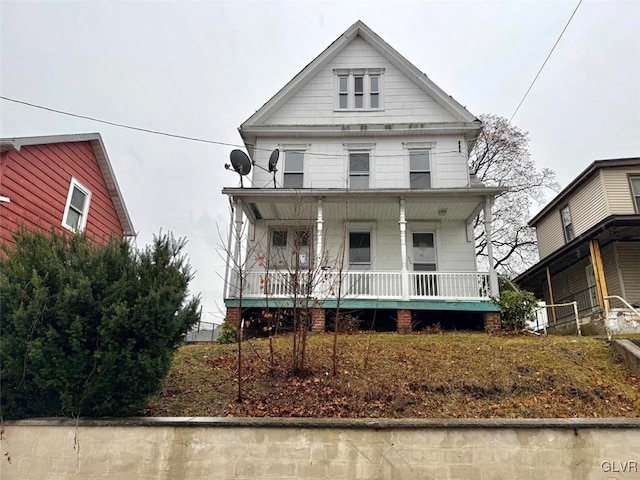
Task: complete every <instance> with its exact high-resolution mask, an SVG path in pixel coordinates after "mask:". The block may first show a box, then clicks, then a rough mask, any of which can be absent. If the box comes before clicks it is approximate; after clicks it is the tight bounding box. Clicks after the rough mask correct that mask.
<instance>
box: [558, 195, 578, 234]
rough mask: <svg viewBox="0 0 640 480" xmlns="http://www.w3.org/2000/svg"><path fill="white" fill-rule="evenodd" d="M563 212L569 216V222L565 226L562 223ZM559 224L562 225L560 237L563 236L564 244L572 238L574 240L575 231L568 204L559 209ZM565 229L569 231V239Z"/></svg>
mask: <svg viewBox="0 0 640 480" xmlns="http://www.w3.org/2000/svg"><path fill="white" fill-rule="evenodd" d="M565 210H566V211H567V213H568V214H569V220H570V222H569V223H568V224H566V225H565V223H564V215H563V214H562V213H563V212H564V211H565ZM560 224H561V225H562V235H563V236H564V243H569V242H570V241H572V240H573V239H574V238H576V232H575V229H574V228H573V216H572V215H571V209H570V208H569V205H568V204H567V205H565V206H563V207H562V208H560ZM567 228H570V229H571V238H569V236H570V235H568V233H567Z"/></svg>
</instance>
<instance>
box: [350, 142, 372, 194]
mask: <svg viewBox="0 0 640 480" xmlns="http://www.w3.org/2000/svg"><path fill="white" fill-rule="evenodd" d="M348 153H349V162H348V165H347V170H348V173H349V189H354V188H355V189H356V190H369V189H370V188H371V151H370V150H349V152H348ZM351 155H366V156H367V164H368V165H367V171H366V172H364V171H363V172H352V171H351ZM352 176H353V177H367V186H366V187H353V186H352V185H351V177H352Z"/></svg>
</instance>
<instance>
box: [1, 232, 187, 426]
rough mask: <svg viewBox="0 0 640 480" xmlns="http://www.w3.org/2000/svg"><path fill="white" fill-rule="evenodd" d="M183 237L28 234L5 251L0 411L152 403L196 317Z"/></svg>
mask: <svg viewBox="0 0 640 480" xmlns="http://www.w3.org/2000/svg"><path fill="white" fill-rule="evenodd" d="M183 246H184V241H181V240H175V239H174V238H173V237H172V236H170V235H164V236H161V237H157V238H155V239H154V241H153V244H152V246H150V247H147V248H146V249H144V250H143V251H140V252H138V251H136V250H135V249H134V248H133V247H131V245H129V244H128V243H127V242H126V241H119V240H112V241H110V242H109V243H108V244H107V245H102V246H99V245H96V244H94V243H92V242H91V241H89V240H88V239H87V238H86V237H85V236H83V235H75V236H73V237H68V236H64V235H60V234H56V233H53V232H52V233H51V234H48V235H47V234H41V233H29V232H26V231H22V232H19V233H18V234H17V235H16V236H15V245H14V246H13V247H8V246H4V247H2V252H1V253H0V306H1V308H2V312H1V313H2V323H1V325H0V382H1V384H2V390H1V392H0V415H2V416H4V417H5V418H21V417H31V416H58V415H66V416H78V415H84V416H105V415H127V414H131V413H134V412H135V411H136V410H138V409H139V408H141V407H142V406H144V404H145V402H146V400H147V398H148V397H149V396H150V395H151V394H152V393H154V392H155V391H156V390H157V389H158V388H159V385H160V380H161V379H162V378H163V377H165V376H166V375H167V373H168V371H169V367H170V366H171V362H172V359H173V353H174V351H175V349H176V348H177V347H178V345H179V344H180V342H181V341H182V339H183V337H184V335H185V334H186V332H187V331H189V329H190V328H191V327H192V326H193V325H195V324H196V323H197V320H198V313H197V312H198V306H199V299H198V298H191V299H188V298H187V295H188V283H189V281H190V280H191V278H192V275H191V272H190V267H189V265H188V263H187V261H186V259H185V258H184V257H183V256H182V254H181V251H182V248H183Z"/></svg>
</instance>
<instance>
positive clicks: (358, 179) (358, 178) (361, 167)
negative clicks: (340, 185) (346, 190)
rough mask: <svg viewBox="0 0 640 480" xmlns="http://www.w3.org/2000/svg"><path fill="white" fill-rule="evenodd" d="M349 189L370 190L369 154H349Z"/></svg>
mask: <svg viewBox="0 0 640 480" xmlns="http://www.w3.org/2000/svg"><path fill="white" fill-rule="evenodd" d="M349 187H350V188H358V189H359V188H369V153H368V152H358V153H349Z"/></svg>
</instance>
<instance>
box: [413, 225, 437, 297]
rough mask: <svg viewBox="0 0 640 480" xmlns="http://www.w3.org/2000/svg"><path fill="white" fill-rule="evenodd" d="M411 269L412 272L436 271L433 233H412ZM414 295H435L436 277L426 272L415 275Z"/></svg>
mask: <svg viewBox="0 0 640 480" xmlns="http://www.w3.org/2000/svg"><path fill="white" fill-rule="evenodd" d="M412 240H413V270H414V272H435V271H436V246H435V235H434V234H433V233H422V232H414V233H413V237H412ZM415 288H416V292H415V293H416V295H417V296H436V295H437V294H438V284H437V282H436V277H435V276H433V275H429V274H428V273H424V274H418V275H416V285H415Z"/></svg>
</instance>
